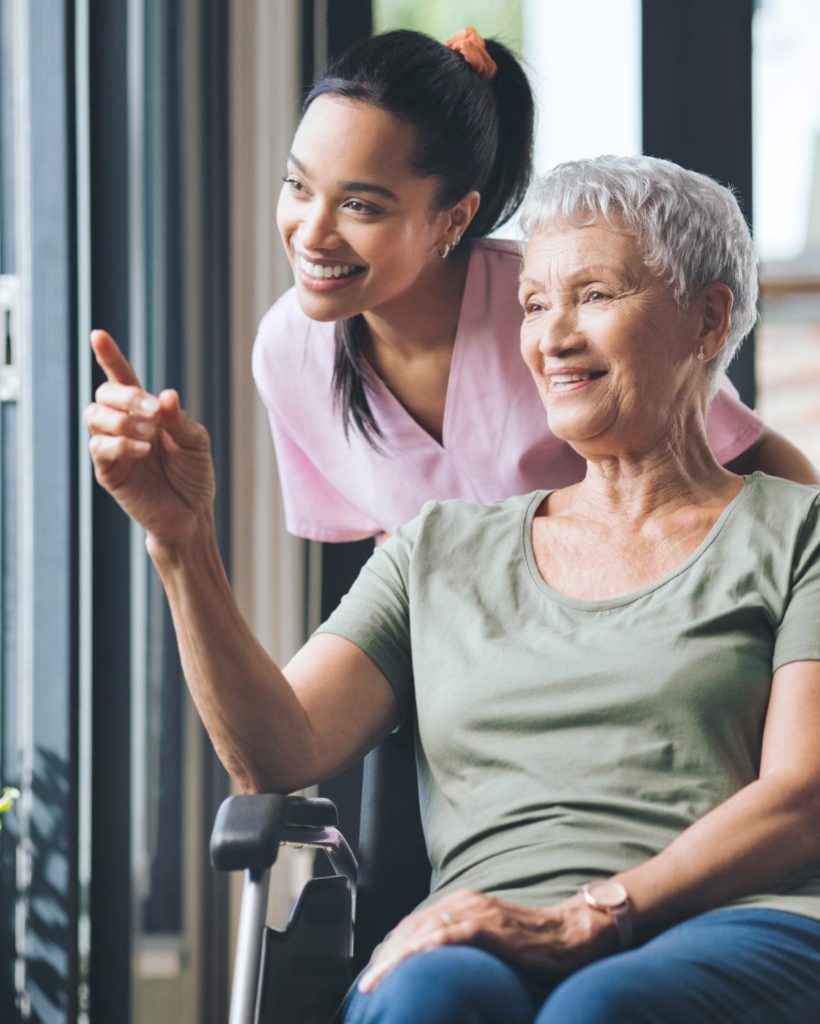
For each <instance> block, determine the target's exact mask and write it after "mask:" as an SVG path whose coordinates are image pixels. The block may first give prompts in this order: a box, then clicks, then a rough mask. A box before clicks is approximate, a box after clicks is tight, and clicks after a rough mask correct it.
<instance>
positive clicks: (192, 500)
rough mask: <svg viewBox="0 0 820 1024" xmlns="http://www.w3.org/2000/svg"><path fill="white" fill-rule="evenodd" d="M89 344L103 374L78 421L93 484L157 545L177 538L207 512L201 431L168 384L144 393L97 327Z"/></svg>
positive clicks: (209, 490) (205, 446) (207, 452)
mask: <svg viewBox="0 0 820 1024" xmlns="http://www.w3.org/2000/svg"><path fill="white" fill-rule="evenodd" d="M91 347H92V350H93V352H94V355H95V357H96V359H97V362H98V364H99V365H100V367H101V368H102V370H103V371H104V373H105V375H106V378H107V380H106V381H105V382H104V383H103V384H101V385H100V387H99V388H97V391H96V394H95V400H94V401H93V402H92V403H91V404H90V405H89V406H88V407H87V408H86V410H85V412H84V415H83V419H84V422H85V425H86V427H87V428H88V431H89V433H90V434H91V440H90V441H89V445H88V447H89V452H90V454H91V459H92V462H93V464H94V474H95V476H96V479H97V482H98V483H99V484H100V485H101V486H102V487H104V488H105V489H106V490H107V491H108V492H109V494H111V495H112V496H113V497H114V498H115V499H116V501H117V502H118V503H119V504H120V506H121V507H122V509H123V510H124V511H125V512H126V513H127V514H128V515H129V516H131V517H132V518H133V519H135V520H136V521H137V522H138V523H140V525H141V526H143V527H144V528H145V530H146V531H147V533H148V535H149V538H150V539H151V540H152V541H154V542H158V543H160V544H162V545H174V544H175V543H178V542H181V541H183V540H184V539H185V538H186V537H188V536H189V535H190V534H191V533H192V532H193V531H195V530H196V528H197V526H198V525H199V524H200V523H202V522H203V521H207V520H208V519H209V517H210V516H211V511H212V506H213V499H214V493H215V484H214V472H213V462H212V460H211V446H210V438H209V435H208V431H207V430H206V429H205V427H203V426H202V425H201V424H200V423H197V422H195V421H194V420H192V419H191V418H190V417H189V416H188V415H187V414H186V413H185V412H184V411H183V410H182V408H181V406H180V400H179V395H178V394H177V392H176V391H174V390H171V389H168V390H164V391H161V392H160V393H159V394H158V395H152V394H151V393H149V392H147V391H145V390H144V389H143V387H142V385H141V383H140V381H139V378H138V377H137V375H136V373H135V372H134V370H133V368H132V366H131V364H130V363H129V362H128V360H127V359H126V358H125V356H124V355H123V354H122V352H121V351H120V349H119V347H118V346H117V344H116V342H115V341H114V339H113V338H112V337H111V336H110V335H109V334H107V333H106V332H105V331H93V332H92V334H91Z"/></svg>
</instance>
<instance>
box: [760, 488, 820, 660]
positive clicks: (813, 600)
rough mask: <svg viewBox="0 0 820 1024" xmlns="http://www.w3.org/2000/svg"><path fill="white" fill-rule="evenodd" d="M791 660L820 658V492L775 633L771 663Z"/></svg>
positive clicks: (799, 547)
mask: <svg viewBox="0 0 820 1024" xmlns="http://www.w3.org/2000/svg"><path fill="white" fill-rule="evenodd" d="M789 661H820V493H818V495H817V497H816V498H815V499H814V502H813V503H812V506H811V509H810V511H809V514H808V515H807V517H806V519H805V521H804V523H803V528H802V530H801V533H800V537H799V539H798V542H797V547H796V550H795V554H794V560H793V565H792V585H791V591H790V593H789V600H788V604H787V605H786V610H785V612H784V614H783V618H782V620H781V622H780V625H779V626H778V629H777V633H776V636H775V644H774V657H773V661H772V667H773V668H775V669H776V668H779V667H780V666H781V665H785V664H786V663H787V662H789Z"/></svg>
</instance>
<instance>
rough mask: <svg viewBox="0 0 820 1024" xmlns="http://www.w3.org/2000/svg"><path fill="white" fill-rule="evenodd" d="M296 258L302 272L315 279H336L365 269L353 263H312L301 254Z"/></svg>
mask: <svg viewBox="0 0 820 1024" xmlns="http://www.w3.org/2000/svg"><path fill="white" fill-rule="evenodd" d="M297 259H298V262H299V269H300V270H301V271H302V273H303V274H305V275H306V276H307V277H312V278H314V279H315V280H317V281H322V280H324V281H327V280H329V279H330V278H335V279H337V280H338V279H339V278H340V277H352V276H353V275H354V274H360V273H362V271H363V270H364V269H365V268H364V267H361V266H356V265H355V264H353V263H314V262H313V261H312V260H309V259H308V258H307V257H306V256H302V255H299V256H297Z"/></svg>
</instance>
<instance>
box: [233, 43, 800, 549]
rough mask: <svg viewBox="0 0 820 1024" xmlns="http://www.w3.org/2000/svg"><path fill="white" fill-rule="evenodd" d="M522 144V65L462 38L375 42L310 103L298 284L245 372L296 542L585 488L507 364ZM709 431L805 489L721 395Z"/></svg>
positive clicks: (282, 214) (287, 227)
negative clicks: (451, 506)
mask: <svg viewBox="0 0 820 1024" xmlns="http://www.w3.org/2000/svg"><path fill="white" fill-rule="evenodd" d="M532 134H533V102H532V95H531V92H530V88H529V85H528V84H527V80H526V77H525V75H524V72H523V70H522V68H521V67H520V65H519V64H518V63H517V61H516V60H515V58H514V57H513V56H512V55H511V54H510V52H509V51H508V50H507V49H506V48H505V47H503V46H502V45H501V44H500V43H497V42H494V41H492V40H487V41H486V42H484V41H483V40H482V39H481V38H480V37H479V36H478V35H477V34H476V33H475V32H474V31H473V30H472V29H465V30H463V31H462V32H460V33H458V34H457V35H456V36H454V37H453V38H452V39H451V40H449V41H448V42H447V43H446V44H444V45H442V44H441V43H439V42H437V41H435V40H433V39H431V38H429V37H427V36H424V35H420V34H418V33H416V32H407V31H399V32H389V33H387V34H385V35H381V36H376V37H374V38H372V39H369V40H367V41H366V42H363V43H360V44H358V45H357V46H355V47H353V49H351V50H350V51H349V52H348V53H347V54H345V55H344V56H343V57H342V58H341V59H340V60H339V61H338V63H337V64H335V65H334V66H333V67H331V68H330V70H329V71H328V72H327V74H326V75H325V76H323V77H322V78H321V79H319V81H317V83H316V84H315V85H314V87H313V89H312V90H311V92H310V94H309V95H308V97H307V99H306V102H305V107H304V114H303V117H302V121H301V123H300V125H299V128H298V130H297V132H296V137H295V139H294V141H293V149H292V152H291V154H290V158H289V160H288V165H287V170H286V174H285V178H284V183H283V187H282V195H281V199H280V203H279V213H278V221H279V228H280V231H281V235H282V240H283V243H284V245H285V249H286V251H287V253H288V256H289V257H290V260H291V263H292V266H293V273H294V278H295V285H294V287H293V288H292V289H291V290H290V291H288V292H287V293H286V294H285V295H284V296H283V297H282V298H281V299H280V300H279V301H278V302H277V303H276V304H275V305H274V306H273V308H272V309H271V310H270V311H269V312H268V313H267V315H266V316H265V318H264V319H263V321H262V324H261V326H260V330H259V336H258V339H257V343H256V348H255V351H254V367H253V368H254V376H255V379H256V383H257V386H258V389H259V392H260V394H261V396H262V399H263V401H264V403H265V405H266V407H267V410H268V414H269V418H270V425H271V431H272V434H273V439H274V442H275V447H276V454H277V462H278V469H279V474H280V477H281V482H282V490H283V494H284V502H285V511H286V519H287V524H288V529H289V530H290V531H291V532H292V533H294V534H296V535H297V536H300V537H307V538H311V539H315V540H324V541H344V540H354V539H358V538H362V537H367V536H373V535H378V534H382V533H391V532H392V531H393V530H394V529H395V528H396V527H397V526H398V525H399V524H400V523H402V522H405V521H406V520H408V519H410V518H411V517H412V516H414V515H415V514H416V513H417V512H418V511H419V509H420V508H421V506H422V505H423V504H424V502H425V501H427V500H429V499H446V498H468V499H472V500H478V501H490V500H494V499H496V498H502V497H507V496H509V495H511V494H520V493H525V492H527V491H530V490H531V489H532V488H533V487H535V486H536V485H541V484H542V483H543V481H544V479H547V480H548V481H550V483H551V484H552V485H553V486H564V485H567V484H570V483H574V482H576V481H577V480H579V479H580V478H581V476H582V475H583V471H584V467H583V463H582V461H581V460H580V459H579V458H578V457H577V456H576V455H575V454H574V453H573V452H572V450H571V449H570V448H569V446H568V445H566V444H565V443H564V442H562V441H560V440H558V439H557V438H555V437H554V436H553V435H552V434H551V433H550V431H549V428H548V427H547V426H546V425H545V423H544V416H543V410H542V408H541V404H540V401H539V399H538V396H537V395H536V394H535V392H534V391H533V390H532V387H531V384H530V381H529V376H528V373H527V370H526V367H525V366H524V363H523V361H522V360H520V359H519V358H516V357H515V356H514V350H515V349H517V347H518V333H519V327H520V323H521V310H520V308H519V306H518V304H517V301H516V299H515V295H516V291H517V278H518V273H519V265H520V257H519V252H518V247H517V246H516V245H515V244H513V243H510V242H502V241H497V240H491V239H488V238H487V236H488V235H489V234H490V233H491V232H492V231H493V230H494V229H495V228H497V227H498V226H499V225H500V224H502V223H504V221H506V220H507V219H509V217H510V216H511V215H512V214H513V213H514V212H515V210H516V209H517V208H518V206H519V204H520V202H521V199H522V197H523V195H524V191H525V188H526V186H527V183H528V181H529V178H530V172H531V150H532ZM708 430H709V440H710V443H711V445H712V449H713V451H714V453H715V455H716V456H717V458H718V460H719V461H720V462H721V463H723V464H726V463H729V462H731V461H733V460H737V459H739V458H740V459H742V464H740V465H738V464H735V466H734V468H735V469H739V470H740V471H742V472H750V471H752V470H754V469H763V470H765V471H767V472H770V473H773V474H775V475H780V476H786V477H792V478H794V479H797V480H800V481H803V482H811V481H813V480H815V479H816V477H815V475H814V473H813V470H812V468H811V466H810V465H809V464H808V463H807V461H806V460H805V459H804V458H803V457H802V456H801V455H800V453H799V452H797V451H796V449H794V448H793V447H792V446H791V445H789V444H788V442H786V441H785V440H784V439H783V438H781V437H779V436H778V435H776V434H774V433H773V432H771V431H769V430H767V429H766V428H765V427H764V426H763V424H762V423H761V421H760V419H759V418H758V417H757V416H756V415H755V414H754V413H753V412H751V411H750V410H749V409H747V408H746V407H745V406H743V405H742V404H741V403H740V401H739V400H738V398H737V396H736V393H735V392H734V390H733V389H732V387H731V385H729V384H728V382H724V384H723V386H722V388H721V390H720V392H719V394H718V396H717V398H716V400H715V402H714V404H713V406H712V410H711V413H710V417H709V423H708Z"/></svg>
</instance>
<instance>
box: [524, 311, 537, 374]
mask: <svg viewBox="0 0 820 1024" xmlns="http://www.w3.org/2000/svg"><path fill="white" fill-rule="evenodd" d="M520 337H521V344H520V349H521V356H522V358H523V360H524V362H525V363H526V364H527V366H528V367H529V369H530V372H531V373H539V372H540V370H541V352H540V350H539V348H538V339H539V334H538V331H537V330H536V329H535V328H534V327H533V326H532V325H531V324H526V323H525V324H524V325H523V326H522V328H521V335H520Z"/></svg>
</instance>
